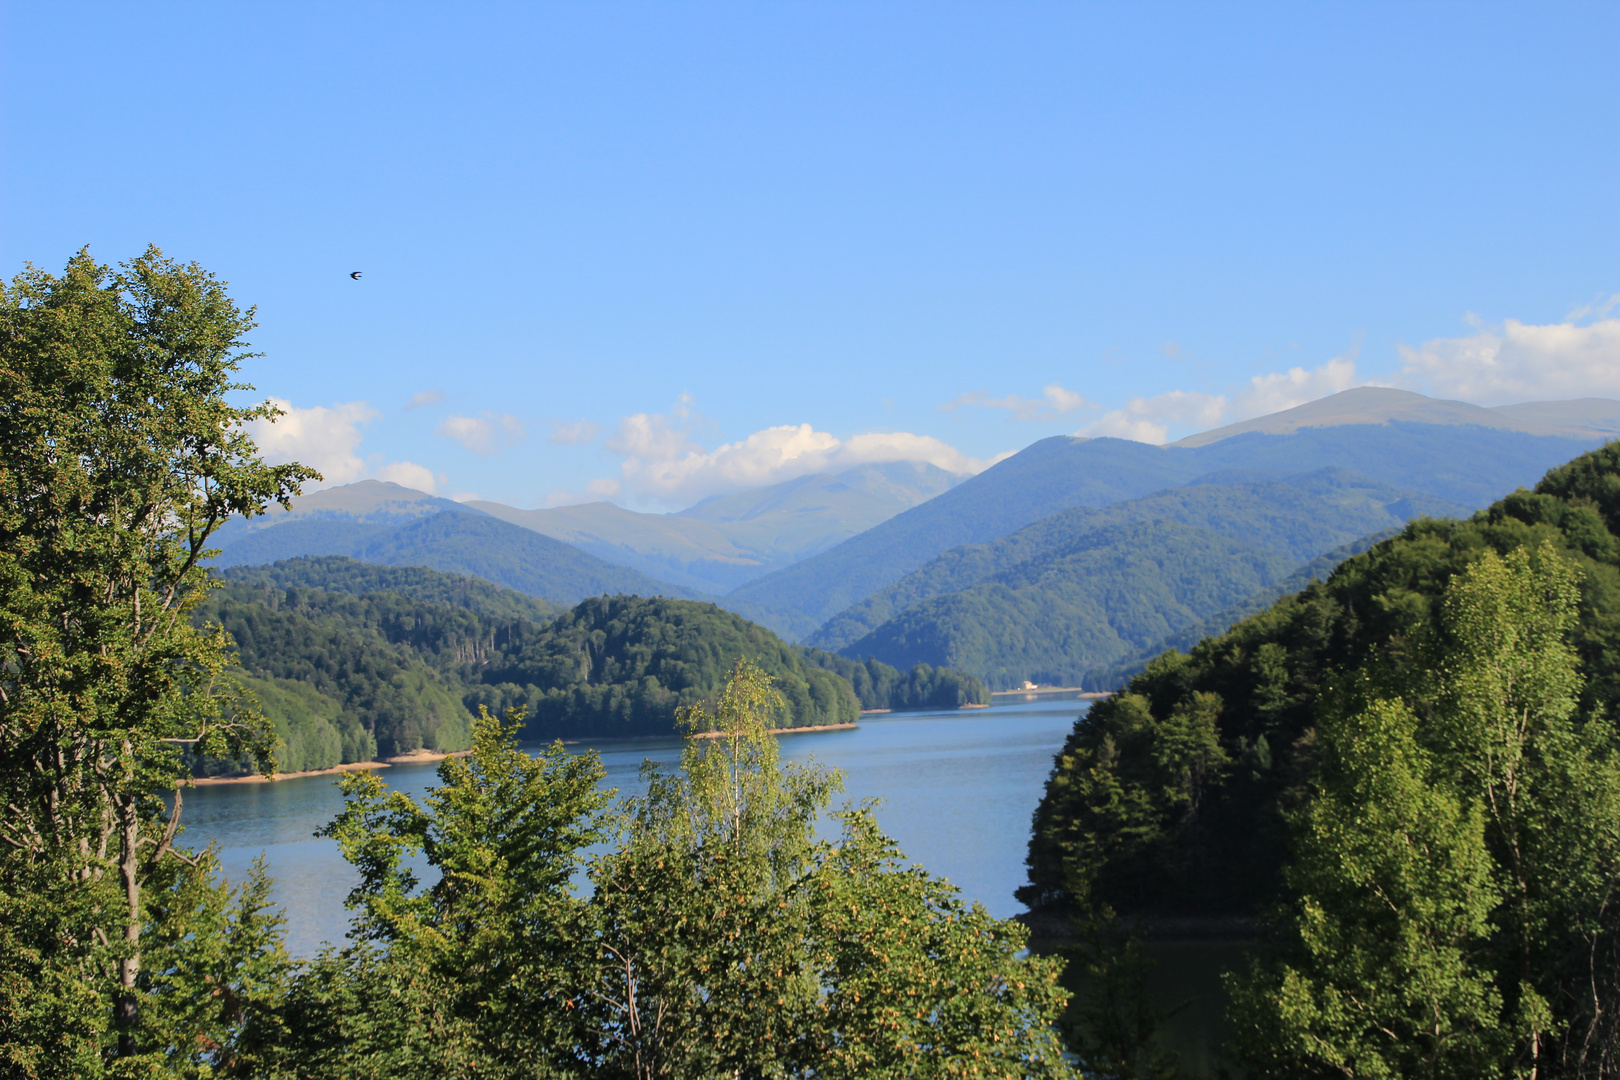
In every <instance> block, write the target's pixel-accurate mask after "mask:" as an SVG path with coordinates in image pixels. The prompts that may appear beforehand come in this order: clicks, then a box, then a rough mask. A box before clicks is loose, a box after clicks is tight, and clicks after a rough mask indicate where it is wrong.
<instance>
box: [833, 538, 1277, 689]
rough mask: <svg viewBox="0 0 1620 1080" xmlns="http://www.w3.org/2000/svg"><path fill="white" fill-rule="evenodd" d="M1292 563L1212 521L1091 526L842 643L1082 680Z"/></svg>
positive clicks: (1004, 680) (1006, 680)
mask: <svg viewBox="0 0 1620 1080" xmlns="http://www.w3.org/2000/svg"><path fill="white" fill-rule="evenodd" d="M1289 569H1290V564H1289V562H1288V561H1287V560H1286V559H1284V558H1281V557H1279V556H1277V555H1275V554H1273V553H1272V552H1270V551H1267V550H1266V549H1264V548H1259V547H1256V546H1255V545H1252V544H1244V543H1241V542H1239V541H1234V540H1229V539H1227V538H1226V537H1224V536H1221V535H1219V534H1217V533H1213V532H1210V531H1209V530H1207V529H1198V528H1193V527H1190V526H1186V525H1181V524H1179V523H1176V522H1167V521H1145V522H1136V523H1132V524H1128V525H1118V526H1111V527H1109V528H1105V529H1099V530H1096V531H1094V532H1090V533H1087V534H1085V535H1084V536H1083V537H1081V538H1080V540H1079V541H1078V542H1077V543H1076V544H1074V545H1073V546H1072V547H1070V548H1068V549H1066V550H1061V551H1058V552H1052V553H1048V554H1044V555H1042V556H1040V557H1038V558H1035V559H1031V560H1030V561H1028V562H1024V563H1020V564H1018V565H1017V566H1015V567H1013V568H1012V569H1011V570H1010V571H1008V572H1006V573H1004V574H1000V575H997V577H996V578H995V579H993V580H991V581H987V582H983V583H981V584H979V585H975V586H974V587H972V588H970V589H964V590H962V591H960V592H955V593H949V594H947V595H945V596H941V597H937V598H935V599H933V600H929V601H926V602H924V603H921V604H917V605H914V606H913V607H910V608H908V609H906V610H905V611H904V612H902V613H901V614H900V615H899V616H898V617H896V618H894V619H891V620H889V621H888V622H887V623H885V624H884V625H883V626H881V627H879V628H878V629H877V630H875V631H873V632H872V633H870V634H868V635H866V636H865V637H863V638H861V639H860V640H859V641H857V642H856V643H855V644H854V645H851V646H849V647H848V649H846V650H845V651H846V652H850V653H855V654H857V655H862V654H865V655H872V656H876V657H878V658H880V659H882V660H884V661H886V662H888V663H891V664H895V665H899V666H910V665H912V664H917V663H934V662H937V663H941V664H946V665H949V666H951V667H956V668H962V669H964V670H967V671H972V672H973V673H975V674H976V675H978V676H980V677H981V678H983V679H984V680H985V681H986V682H987V683H989V684H990V685H991V686H992V687H995V688H997V689H1005V688H1007V687H1014V686H1018V685H1021V684H1022V683H1023V682H1024V681H1025V680H1030V681H1033V682H1039V683H1048V684H1055V685H1063V686H1076V685H1086V684H1087V683H1088V682H1089V681H1092V680H1094V679H1095V673H1096V672H1097V671H1099V670H1103V669H1106V668H1108V667H1110V666H1112V665H1113V664H1115V663H1117V662H1118V661H1119V660H1120V659H1121V658H1123V657H1126V656H1129V655H1131V654H1133V653H1135V652H1136V651H1137V650H1139V649H1141V648H1142V647H1143V646H1145V645H1147V644H1149V643H1150V642H1153V641H1157V640H1160V639H1161V638H1163V637H1165V636H1166V635H1167V634H1169V633H1171V632H1172V631H1173V630H1175V629H1176V628H1177V627H1179V626H1183V625H1186V624H1187V623H1189V622H1192V621H1194V620H1196V619H1198V618H1200V617H1202V616H1204V615H1205V614H1207V613H1211V612H1215V611H1219V610H1221V609H1222V608H1226V607H1229V606H1231V605H1233V604H1236V603H1238V602H1240V601H1242V600H1243V599H1244V598H1246V597H1248V596H1251V595H1253V594H1254V593H1256V592H1258V591H1260V590H1261V589H1263V588H1265V587H1266V586H1267V585H1269V584H1270V583H1271V582H1273V581H1276V580H1278V579H1279V578H1281V577H1282V576H1283V575H1285V574H1286V573H1287V572H1288V570H1289Z"/></svg>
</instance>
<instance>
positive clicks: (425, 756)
mask: <svg viewBox="0 0 1620 1080" xmlns="http://www.w3.org/2000/svg"><path fill="white" fill-rule="evenodd" d="M470 753H472V751H471V750H452V751H447V752H440V751H437V750H412V751H411V752H410V753H408V754H395V755H394V756H393V757H389V758H373V759H372V760H370V761H345V762H344V763H343V764H341V765H333V766H332V767H331V768H329V769H297V770H294V771H293V772H278V773H275V774H274V775H272V776H264V775H263V774H261V773H249V774H248V775H246V776H199V777H195V778H193V779H192V781H191V784H192V786H193V787H218V786H220V785H222V784H273V783H275V782H276V781H278V780H301V779H303V778H304V777H306V776H337V775H338V774H340V773H346V772H359V771H361V770H363V769H387V768H391V767H393V766H395V765H431V764H433V763H434V762H436V761H443V760H444V759H445V758H452V757H465V756H466V755H468V754H470Z"/></svg>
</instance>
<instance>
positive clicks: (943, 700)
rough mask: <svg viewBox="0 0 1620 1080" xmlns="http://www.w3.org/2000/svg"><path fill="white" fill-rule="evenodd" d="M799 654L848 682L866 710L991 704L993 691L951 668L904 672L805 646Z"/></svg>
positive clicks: (870, 660)
mask: <svg viewBox="0 0 1620 1080" xmlns="http://www.w3.org/2000/svg"><path fill="white" fill-rule="evenodd" d="M799 651H800V653H801V654H802V655H803V656H804V658H805V659H806V660H807V661H809V662H810V663H812V664H814V665H815V666H816V667H820V668H826V669H827V670H828V671H832V672H836V673H837V674H839V675H841V676H843V677H844V678H845V679H848V680H849V684H850V686H852V687H854V689H855V696H856V697H858V698H860V701H861V708H862V709H872V710H877V709H889V710H892V711H894V712H905V711H916V710H920V709H960V708H962V707H964V706H967V705H988V704H990V690H989V688H988V687H986V686H985V685H984V683H983V682H981V681H980V680H978V679H976V678H974V677H973V676H972V675H968V674H966V673H965V672H961V671H955V670H953V669H951V668H943V667H942V668H936V667H930V666H929V665H928V664H918V665H916V666H915V667H913V668H912V669H911V670H910V671H901V670H900V669H899V668H893V667H890V666H889V665H888V664H885V663H884V662H883V661H881V660H875V659H873V658H871V657H867V658H866V659H865V660H851V659H849V657H847V656H839V655H838V654H837V653H830V652H827V651H826V650H824V649H811V648H806V647H803V646H801V647H800V649H799Z"/></svg>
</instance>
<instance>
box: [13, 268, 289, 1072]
mask: <svg viewBox="0 0 1620 1080" xmlns="http://www.w3.org/2000/svg"><path fill="white" fill-rule="evenodd" d="M251 326H252V313H251V312H242V311H240V310H238V309H237V308H236V307H235V305H234V304H233V303H232V302H231V300H230V298H229V296H228V295H227V294H226V292H225V288H224V285H223V283H221V282H219V281H217V280H215V279H214V278H213V277H211V276H210V275H209V274H207V273H206V272H205V271H203V270H202V269H201V268H199V267H197V266H195V265H191V266H181V265H179V264H176V263H174V262H172V261H170V260H168V259H166V258H164V257H163V255H162V253H161V252H159V251H158V250H157V249H155V248H151V249H148V250H147V252H146V253H145V254H143V255H142V256H141V257H140V258H138V259H136V260H134V261H133V262H130V263H128V264H126V265H125V266H123V267H122V268H120V269H119V270H116V271H115V270H113V269H111V268H108V267H105V266H100V265H97V264H96V263H95V262H94V261H93V260H92V259H91V258H90V256H89V255H88V253H86V252H80V253H79V254H78V255H77V256H75V257H74V258H73V259H72V260H71V261H70V262H69V263H68V266H67V268H66V270H65V271H64V272H63V274H62V275H61V276H60V277H55V276H52V275H50V274H47V273H45V272H43V271H40V270H37V269H34V268H32V267H30V268H29V269H27V270H26V271H25V272H24V273H22V274H20V275H18V276H17V277H16V278H14V279H13V280H12V281H11V282H10V284H9V285H8V286H6V287H4V288H3V289H0V786H3V787H4V789H5V791H6V792H7V795H8V800H7V812H6V814H5V816H4V817H3V818H0V895H4V896H6V897H8V900H7V902H6V903H4V904H0V908H3V911H0V920H3V923H4V925H3V927H0V932H3V933H5V934H7V935H10V936H11V937H13V938H14V939H15V940H16V941H17V942H18V945H19V948H18V949H17V950H16V951H0V984H4V985H6V986H8V987H10V988H11V991H8V992H10V993H12V995H13V996H12V997H11V999H10V1000H11V1005H10V1006H8V1008H13V1009H15V1010H16V1011H17V1014H18V1015H20V1016H27V1015H35V1016H45V1015H48V1013H49V1011H50V1010H52V1009H57V1008H60V1009H61V1010H62V1013H63V1016H62V1025H63V1026H62V1028H61V1031H62V1032H63V1033H70V1034H65V1035H64V1037H63V1038H59V1039H57V1040H56V1041H55V1043H54V1045H53V1048H52V1051H51V1052H50V1053H48V1054H45V1055H38V1054H37V1050H38V1047H39V1045H41V1044H38V1043H32V1042H28V1041H18V1040H26V1039H27V1035H26V1032H27V1030H28V1028H27V1026H26V1024H24V1025H23V1026H20V1027H18V1028H15V1029H13V1028H10V1027H6V1026H0V1054H3V1055H11V1056H12V1058H13V1060H14V1061H16V1062H18V1063H19V1064H18V1068H20V1069H24V1070H29V1069H33V1070H36V1071H37V1070H51V1069H55V1068H58V1067H64V1066H63V1063H65V1062H67V1063H72V1066H71V1067H72V1068H73V1069H75V1070H77V1071H78V1074H79V1075H90V1076H93V1075H96V1074H97V1073H98V1072H100V1071H102V1069H103V1066H104V1065H106V1063H105V1062H103V1061H102V1059H103V1058H106V1059H109V1060H110V1059H112V1058H114V1057H116V1058H117V1059H119V1062H120V1063H121V1064H119V1065H118V1068H117V1069H114V1071H119V1070H120V1069H121V1070H122V1071H124V1072H126V1073H130V1072H132V1071H133V1070H137V1069H139V1068H146V1067H148V1066H149V1065H150V1063H151V1058H150V1056H151V1055H156V1056H157V1057H165V1055H167V1057H172V1058H173V1059H174V1060H175V1061H178V1062H183V1063H189V1064H185V1065H184V1066H183V1067H182V1066H181V1065H174V1066H173V1068H175V1069H176V1070H177V1071H180V1072H182V1073H184V1072H185V1070H187V1069H192V1068H193V1067H195V1069H203V1068H204V1067H205V1066H204V1065H203V1064H199V1063H198V1062H201V1061H202V1060H203V1059H204V1058H208V1057H209V1055H208V1054H203V1053H202V1052H201V1051H199V1050H198V1049H197V1046H198V1045H199V1044H198V1043H197V1042H196V1040H200V1039H204V1038H207V1039H215V1038H216V1035H219V1033H220V1032H221V1031H222V1030H223V1029H222V1028H221V1027H220V1025H221V1024H222V1023H224V1021H218V1022H216V1021H215V1020H208V1019H206V1017H205V1013H207V1010H205V1009H201V1008H200V1006H199V1007H197V1008H191V1009H190V1011H186V1010H184V1009H182V1010H181V1012H180V1013H175V1012H174V1011H173V1010H174V1009H176V1008H179V1007H180V1006H179V1004H178V1003H179V1001H180V999H181V997H183V996H184V993H189V992H191V991H184V992H183V991H181V990H179V989H177V988H176V987H177V985H178V984H171V983H168V982H165V981H164V980H165V978H166V977H167V973H168V972H169V968H168V967H165V966H164V965H173V964H182V962H183V961H184V962H187V963H189V962H190V961H189V960H184V957H191V956H194V955H196V954H197V952H198V950H206V949H213V948H218V949H222V950H228V949H229V948H234V947H235V946H233V945H230V942H232V941H237V940H239V935H238V930H239V929H240V926H239V925H238V922H237V921H233V920H234V919H235V916H230V915H228V914H227V913H226V907H225V901H224V899H223V898H224V895H225V894H224V892H223V891H222V890H223V887H222V886H219V885H218V884H217V883H216V882H215V881H214V878H213V870H214V868H213V864H212V862H211V861H210V860H209V859H208V858H207V857H206V856H193V855H192V854H190V853H188V852H185V851H183V850H182V849H181V848H179V847H177V846H176V844H175V840H176V837H177V831H178V827H179V819H180V813H181V806H182V798H181V790H180V789H181V788H182V787H183V786H184V785H185V784H186V783H188V782H189V778H190V773H189V769H188V757H190V756H191V755H192V754H194V753H204V754H210V755H214V756H231V757H241V758H247V759H257V760H259V761H261V762H263V763H264V764H265V767H266V768H270V767H271V763H272V762H273V757H274V754H273V750H274V743H273V738H272V735H271V732H270V730H269V728H268V726H267V725H266V724H265V723H264V719H263V717H262V716H260V715H259V714H258V712H257V710H256V708H254V706H253V702H252V699H251V696H250V695H247V694H246V693H244V691H243V690H242V688H241V686H240V685H239V684H238V683H237V682H236V681H235V680H234V679H233V678H232V677H231V676H230V675H229V674H228V668H229V666H230V660H231V656H230V648H231V643H230V639H229V637H228V636H227V635H226V634H224V633H223V632H222V631H220V630H219V629H218V628H217V627H213V628H210V627H194V626H193V625H192V622H191V618H190V616H191V614H192V612H194V611H195V610H196V608H197V607H198V605H199V604H201V603H202V602H203V600H204V599H205V598H206V596H207V594H208V591H209V589H210V583H209V581H208V578H207V576H206V573H205V571H204V569H203V563H204V560H206V559H207V557H208V556H209V554H210V552H209V550H208V547H207V545H208V541H209V537H210V536H211V535H212V534H213V532H214V531H215V530H216V529H217V528H218V527H219V526H220V525H221V524H222V523H223V522H224V521H225V519H226V518H228V517H230V516H232V515H235V514H246V515H252V514H257V513H260V512H262V511H263V509H264V507H265V506H266V505H267V504H268V503H270V502H272V501H280V502H283V503H285V502H286V501H287V500H288V499H290V498H291V496H292V495H294V494H296V493H297V491H298V487H299V484H300V483H301V482H302V481H303V480H304V479H307V478H310V477H312V476H314V475H315V474H314V473H313V472H311V471H310V470H308V469H305V468H303V467H302V466H299V465H279V466H268V465H265V464H264V463H263V462H262V461H260V460H259V458H258V456H257V453H256V451H255V448H254V446H253V442H252V440H251V438H250V437H249V436H248V434H247V432H246V430H245V426H244V425H246V424H247V423H248V422H249V421H252V420H255V419H262V418H269V417H271V416H272V415H273V414H274V410H273V409H272V408H271V407H270V406H269V405H268V404H265V405H260V406H255V407H248V408H238V407H236V406H234V405H232V404H231V403H230V402H229V401H228V400H227V395H228V394H230V393H232V392H234V391H238V390H242V389H247V388H246V387H244V386H242V385H241V384H239V383H237V382H235V381H233V380H234V375H235V372H236V369H237V365H238V364H239V362H240V361H241V359H242V358H243V357H244V356H246V355H248V354H246V353H244V352H242V351H241V349H242V347H243V346H244V344H245V343H244V342H243V341H242V340H241V339H242V335H243V334H245V333H246V332H247V331H248V329H250V328H251ZM166 790H169V791H172V794H171V795H168V796H165V795H164V794H163V793H164V792H165V791H166ZM243 918H245V919H247V921H248V924H252V925H259V924H258V922H256V920H257V919H258V916H257V915H253V916H247V915H244V916H243ZM175 920H179V921H181V922H184V923H185V924H186V925H188V926H190V927H191V929H190V930H189V931H188V936H186V937H185V939H184V942H183V943H182V942H181V941H180V939H175V940H174V941H172V942H162V940H161V935H159V938H160V944H159V946H158V952H157V954H156V955H157V957H158V959H156V960H153V958H152V957H149V956H148V955H147V952H148V950H147V948H146V946H145V944H143V942H145V941H146V940H148V939H149V938H151V936H152V934H153V929H154V926H155V925H156V924H158V923H159V922H162V923H164V924H167V923H169V922H171V921H175ZM244 925H245V924H244ZM244 932H245V931H244ZM250 936H251V935H250ZM275 936H276V935H275V933H274V932H273V930H272V931H267V932H266V933H265V934H261V935H259V937H258V938H256V939H255V940H257V941H258V945H257V946H254V947H256V948H262V949H265V950H269V951H270V953H273V952H274V949H275V947H276V946H275V945H274V944H273V939H274V938H275ZM221 955H223V954H221ZM267 955H268V954H267ZM151 963H156V964H158V966H157V967H155V968H154V967H152V966H151ZM210 977H213V978H215V980H216V981H215V983H214V986H215V989H216V990H217V991H218V992H219V993H220V994H224V993H225V992H226V990H225V986H226V983H225V982H223V981H220V980H223V979H225V978H226V976H225V974H224V973H223V972H222V971H215V972H214V973H213V974H212V975H211V976H210ZM69 987H71V988H72V989H71V990H70V989H68V988H69ZM231 993H235V991H231ZM249 996H252V995H249ZM98 1011H99V1013H100V1015H99V1016H97V1015H95V1014H96V1013H97V1012H98ZM231 1023H235V1021H234V1020H233V1021H231ZM199 1025H200V1026H199ZM226 1027H229V1024H226ZM110 1028H111V1029H114V1032H115V1038H112V1039H109V1029H110ZM221 1037H223V1036H221ZM143 1040H149V1041H152V1042H153V1045H150V1046H148V1045H147V1043H146V1042H143ZM216 1041H217V1040H216ZM199 1054H201V1055H202V1056H201V1057H199V1056H198V1055H199ZM165 1060H167V1058H165ZM142 1061H145V1062H147V1064H146V1065H142V1064H140V1063H141V1062H142ZM29 1062H32V1063H29ZM92 1062H94V1063H95V1064H92ZM106 1067H109V1068H110V1067H111V1066H110V1065H108V1066H106ZM25 1074H26V1072H25Z"/></svg>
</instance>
